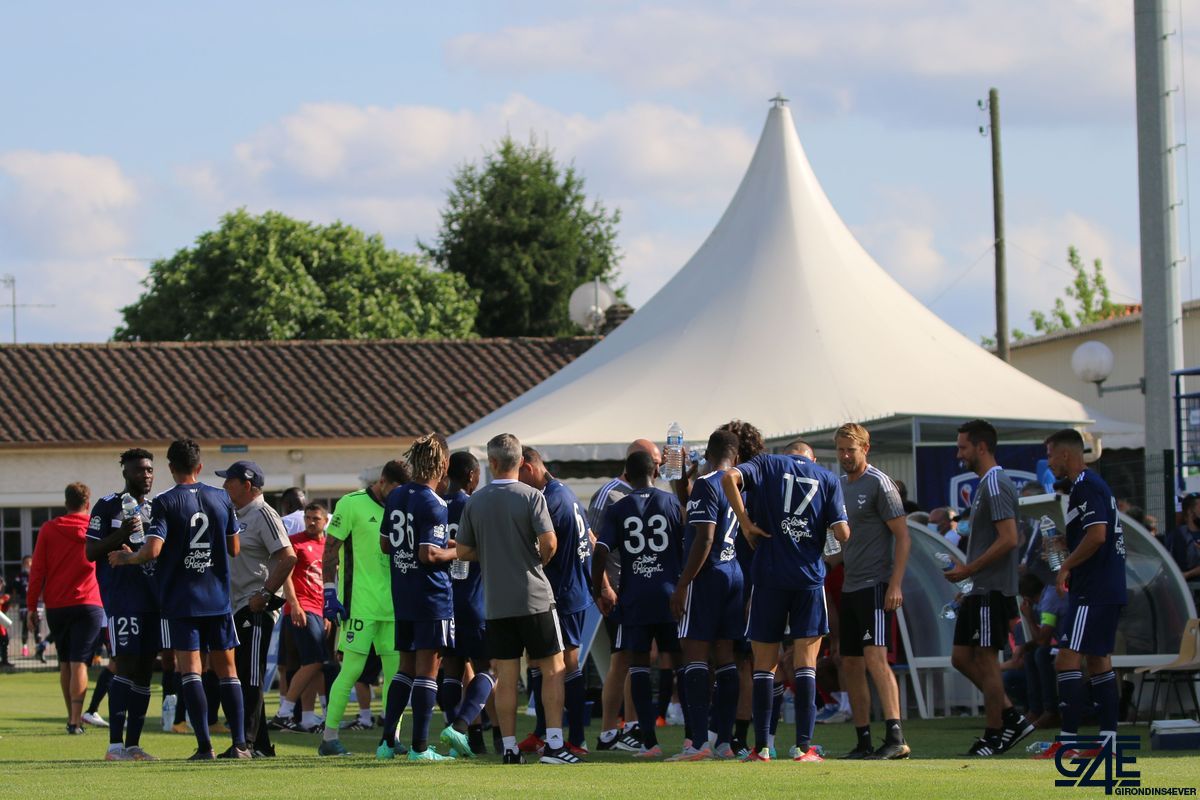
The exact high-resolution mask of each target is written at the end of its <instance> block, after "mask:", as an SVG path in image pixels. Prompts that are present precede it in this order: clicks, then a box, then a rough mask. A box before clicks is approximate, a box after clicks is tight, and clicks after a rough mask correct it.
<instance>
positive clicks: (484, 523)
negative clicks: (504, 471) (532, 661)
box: [454, 480, 554, 619]
mask: <svg viewBox="0 0 1200 800" xmlns="http://www.w3.org/2000/svg"><path fill="white" fill-rule="evenodd" d="M553 532H554V522H553V521H552V520H551V519H550V511H549V509H547V507H546V498H545V496H544V495H543V494H542V493H541V492H539V491H538V490H537V489H534V488H533V487H532V486H528V485H526V484H524V483H520V482H518V481H514V480H495V481H492V482H491V483H489V484H488V485H487V486H485V487H483V488H482V489H480V490H479V491H477V492H475V494H473V495H471V499H470V500H468V501H467V504H466V505H465V506H463V511H462V518H461V519H460V520H459V528H458V534H457V535H456V536H455V537H454V538H455V540H456V541H457V542H458V543H459V544H465V545H467V546H468V547H474V548H475V552H476V555H477V557H478V559H479V569H480V572H481V573H482V575H483V608H484V612H483V613H484V616H485V617H486V618H487V619H505V618H507V617H527V616H530V615H531V614H541V613H542V612H545V611H550V610H551V609H553V608H554V590H553V589H552V588H551V586H550V581H548V580H546V573H545V572H543V571H542V559H541V556H540V554H539V552H538V537H539V536H541V535H542V534H543V533H553Z"/></svg>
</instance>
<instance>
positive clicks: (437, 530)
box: [375, 433, 491, 761]
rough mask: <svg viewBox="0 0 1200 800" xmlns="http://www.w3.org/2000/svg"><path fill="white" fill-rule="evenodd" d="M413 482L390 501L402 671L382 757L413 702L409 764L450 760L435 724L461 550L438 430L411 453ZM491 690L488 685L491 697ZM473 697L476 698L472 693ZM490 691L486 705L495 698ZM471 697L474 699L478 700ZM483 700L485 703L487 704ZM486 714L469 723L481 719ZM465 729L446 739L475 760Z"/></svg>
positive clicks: (383, 535) (388, 538)
mask: <svg viewBox="0 0 1200 800" xmlns="http://www.w3.org/2000/svg"><path fill="white" fill-rule="evenodd" d="M405 459H406V460H407V461H408V465H409V468H410V469H411V470H412V481H411V482H409V483H407V484H405V485H404V486H400V487H397V488H395V489H393V490H392V492H391V494H389V495H388V497H387V502H386V503H385V504H384V516H383V523H382V524H381V526H380V539H379V546H380V548H381V549H382V551H383V552H384V553H385V554H387V556H388V564H389V568H390V569H391V573H392V610H393V613H394V616H395V619H396V650H397V651H399V652H400V669H399V670H398V671H397V672H396V674H395V675H394V676H393V677H392V685H391V688H390V689H389V691H388V698H387V707H386V712H385V715H384V720H383V738H382V740H381V741H380V743H379V747H378V749H377V750H376V751H375V755H376V756H377V757H378V758H380V759H390V758H393V757H394V756H395V750H396V729H397V727H398V725H399V721H400V715H401V713H403V711H404V707H405V706H406V705H407V704H408V702H409V699H410V698H411V700H412V714H413V728H412V747H411V748H410V749H409V751H408V760H409V761H446V760H451V759H452V758H453V756H443V755H441V754H439V753H438V752H437V751H436V750H434V749H433V748H431V747H430V746H429V723H430V720H431V719H432V718H433V709H434V706H435V705H436V704H437V674H438V668H439V667H440V666H441V660H442V652H443V651H447V650H450V649H451V648H453V647H454V595H453V592H452V590H451V588H450V574H449V572H448V570H449V567H450V562H451V561H453V560H454V556H455V546H454V541H453V540H452V539H451V538H450V536H449V532H448V530H447V518H446V501H445V500H443V499H442V498H441V497H439V496H438V494H437V486H438V484H440V483H441V482H442V479H443V478H445V477H446V467H447V466H448V464H449V461H450V453H449V448H448V447H447V446H446V439H445V437H443V436H441V435H440V434H437V433H430V434H427V435H425V436H422V437H420V438H419V439H417V440H416V441H415V442H413V445H412V447H411V448H410V449H409V451H408V453H407V454H405ZM490 693H491V686H490V685H489V686H488V692H487V694H490ZM468 694H469V693H468ZM487 694H484V696H483V701H486V700H487ZM471 699H472V698H471V697H468V700H471ZM483 701H480V703H479V705H480V707H482V705H483ZM478 713H479V712H478V710H476V711H474V712H473V713H471V714H470V717H469V719H474V718H475V717H476V716H477V715H478ZM463 731H464V732H459V731H457V730H455V729H454V728H452V727H451V728H447V729H446V730H445V731H443V732H442V736H441V738H442V740H443V741H447V742H448V743H449V744H450V745H451V747H452V748H453V749H454V750H455V751H456V753H457V754H459V755H464V756H467V757H470V756H471V755H472V753H471V749H470V747H468V746H467V737H466V734H465V731H466V726H465V725H464V726H463Z"/></svg>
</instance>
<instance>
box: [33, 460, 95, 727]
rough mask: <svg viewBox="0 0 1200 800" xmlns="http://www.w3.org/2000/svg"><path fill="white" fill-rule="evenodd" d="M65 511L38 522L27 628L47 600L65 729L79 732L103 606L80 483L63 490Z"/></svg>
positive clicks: (85, 499) (86, 498)
mask: <svg viewBox="0 0 1200 800" xmlns="http://www.w3.org/2000/svg"><path fill="white" fill-rule="evenodd" d="M65 494H66V505H67V513H66V514H64V515H62V516H61V517H55V518H54V519H52V520H50V521H49V522H47V523H46V524H44V525H42V527H41V529H40V530H39V531H38V536H37V541H36V543H35V544H34V547H33V566H32V567H31V568H30V570H29V595H28V598H27V599H26V603H27V604H28V608H29V627H30V628H31V629H36V628H37V624H38V612H37V607H38V600H39V599H40V600H42V601H43V602H44V603H45V604H46V624H47V625H49V626H50V633H51V634H52V635H53V637H54V643H55V647H56V648H57V650H58V678H59V683H60V685H61V686H62V693H63V701H64V702H65V703H66V705H67V733H70V734H78V733H83V700H84V697H85V696H86V695H87V683H88V674H87V668H88V665H89V664H91V663H92V656H93V655H94V654H95V652H96V646H97V645H98V644H99V643H100V630H101V628H103V627H104V607H103V606H102V605H101V604H100V587H99V585H98V584H97V583H96V565H95V564H94V563H92V562H91V561H88V559H87V552H86V539H87V526H88V501H89V500H90V499H91V497H90V495H91V492H90V491H89V489H88V487H87V486H85V485H84V484H82V483H72V484H70V485H69V486H67V489H66V493H65Z"/></svg>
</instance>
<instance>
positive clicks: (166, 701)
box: [162, 694, 179, 733]
mask: <svg viewBox="0 0 1200 800" xmlns="http://www.w3.org/2000/svg"><path fill="white" fill-rule="evenodd" d="M178 702H179V698H178V697H176V696H175V695H173V694H169V695H167V696H166V697H164V698H163V701H162V729H163V733H170V732H171V726H172V725H173V724H174V723H175V706H176V704H177V703H178Z"/></svg>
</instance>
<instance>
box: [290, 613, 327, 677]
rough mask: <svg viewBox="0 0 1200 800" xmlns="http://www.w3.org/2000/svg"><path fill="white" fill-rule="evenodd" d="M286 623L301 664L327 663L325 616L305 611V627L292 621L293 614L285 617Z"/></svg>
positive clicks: (303, 665) (304, 665)
mask: <svg viewBox="0 0 1200 800" xmlns="http://www.w3.org/2000/svg"><path fill="white" fill-rule="evenodd" d="M284 619H285V620H287V621H286V622H285V623H284V625H285V627H287V628H288V636H290V637H291V639H292V646H293V647H295V648H296V654H297V655H298V656H299V657H300V666H302V667H306V666H308V665H309V664H323V663H325V623H324V617H322V616H321V615H320V614H314V613H313V612H311V611H306V612H304V627H300V626H299V625H296V624H295V623H294V622H292V618H291V616H290V615H289V616H286V617H284Z"/></svg>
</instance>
